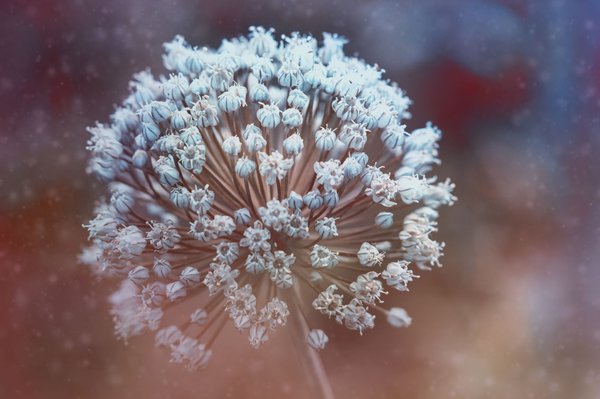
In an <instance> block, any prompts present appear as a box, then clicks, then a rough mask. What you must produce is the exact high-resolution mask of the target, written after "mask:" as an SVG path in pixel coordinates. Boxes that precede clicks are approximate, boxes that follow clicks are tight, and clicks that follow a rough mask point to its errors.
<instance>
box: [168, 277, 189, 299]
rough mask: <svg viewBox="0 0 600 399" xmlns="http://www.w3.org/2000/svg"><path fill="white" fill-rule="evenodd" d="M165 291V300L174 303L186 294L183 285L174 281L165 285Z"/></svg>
mask: <svg viewBox="0 0 600 399" xmlns="http://www.w3.org/2000/svg"><path fill="white" fill-rule="evenodd" d="M165 291H166V294H167V299H168V300H169V301H171V302H175V301H177V300H178V299H181V298H183V297H184V296H186V294H187V292H186V291H185V285H183V283H182V282H181V281H174V282H172V283H169V284H167V286H166V288H165Z"/></svg>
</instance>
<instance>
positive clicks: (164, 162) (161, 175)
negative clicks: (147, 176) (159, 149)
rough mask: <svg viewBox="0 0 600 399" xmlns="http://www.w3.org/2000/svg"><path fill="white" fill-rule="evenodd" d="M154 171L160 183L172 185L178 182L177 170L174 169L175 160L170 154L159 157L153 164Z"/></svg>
mask: <svg viewBox="0 0 600 399" xmlns="http://www.w3.org/2000/svg"><path fill="white" fill-rule="evenodd" d="M154 171H155V172H156V174H157V175H158V180H160V182H161V183H162V184H165V185H168V186H174V185H175V184H177V183H178V182H179V172H178V171H177V169H175V162H174V161H173V158H172V157H171V156H170V155H169V156H168V157H164V156H161V157H159V158H158V160H157V161H156V164H155V165H154Z"/></svg>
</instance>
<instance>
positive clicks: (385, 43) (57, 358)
mask: <svg viewBox="0 0 600 399" xmlns="http://www.w3.org/2000/svg"><path fill="white" fill-rule="evenodd" d="M256 24H262V25H265V26H273V27H274V28H276V30H277V32H278V33H290V32H292V31H295V30H299V31H302V32H311V33H313V34H319V33H320V32H322V31H329V32H338V33H341V34H343V35H345V36H346V37H348V38H349V39H350V43H349V45H348V48H347V49H348V51H349V52H357V53H359V54H360V56H362V57H364V58H365V59H366V60H367V61H368V62H371V63H375V62H376V63H378V64H379V65H380V66H381V67H383V68H384V69H385V70H386V71H387V75H388V76H389V77H390V78H391V79H393V80H395V81H397V82H399V83H400V85H401V87H403V88H404V89H405V90H406V91H407V92H408V94H409V96H410V97H411V98H412V99H413V100H414V106H413V108H412V111H413V115H414V117H413V121H412V122H411V123H410V126H409V127H412V128H414V127H418V126H421V125H423V124H424V123H425V122H426V121H428V120H432V121H434V123H436V124H437V125H438V126H440V128H441V129H442V130H443V131H444V132H445V136H444V139H443V142H442V151H441V153H442V159H443V162H444V164H443V166H442V168H440V169H439V170H438V171H437V173H438V175H439V176H440V177H446V176H451V177H452V178H453V179H454V180H455V181H456V183H457V187H458V188H457V195H458V196H459V202H458V203H457V204H456V205H455V206H454V207H452V208H449V209H444V210H443V217H442V220H441V221H440V227H441V229H440V233H439V235H438V238H439V239H440V240H443V241H446V243H447V247H446V248H447V250H446V256H445V258H444V264H445V266H444V267H443V268H442V269H439V270H435V271H434V272H432V273H427V274H425V276H424V278H421V279H419V280H418V281H417V282H416V283H414V284H413V285H412V288H411V293H410V294H408V295H401V296H396V299H395V300H393V301H392V300H391V299H389V301H390V302H392V303H394V304H396V305H399V306H402V307H404V308H406V309H407V310H408V311H409V313H410V314H411V315H412V317H413V325H412V327H411V328H409V329H404V330H395V329H392V328H391V327H388V326H386V325H385V323H379V324H380V325H379V326H378V328H376V329H375V330H373V331H370V332H368V334H365V336H364V337H362V338H361V337H359V336H358V335H356V334H350V333H347V332H345V331H341V330H339V331H338V330H335V329H334V330H332V331H328V333H331V335H334V336H335V339H334V340H333V341H332V342H331V344H330V346H329V348H328V349H327V350H326V351H324V352H323V361H324V364H325V366H326V368H327V370H328V374H329V377H330V379H331V383H332V386H333V388H334V390H335V393H336V396H337V397H338V398H366V397H368V398H405V397H406V398H454V397H455V398H586V399H587V398H590V399H591V398H599V397H600V264H599V260H598V259H599V255H600V209H599V206H600V171H599V169H598V167H599V166H600V156H599V151H600V125H599V110H600V3H599V2H598V1H593V0H529V1H525V0H522V1H518V0H498V1H492V0H478V1H475V0H414V1H413V0H403V1H385V0H382V1H375V0H371V1H369V0H347V1H331V0H328V1H321V0H306V1H301V0H297V1H293V2H287V1H281V0H272V1H260V0H253V1H246V0H220V1H214V2H212V1H211V2H209V1H183V0H170V1H164V2H151V1H144V0H129V1H122V0H102V1H100V0H98V1H91V0H62V1H54V0H29V1H16V2H11V1H8V2H7V1H6V0H2V1H1V2H0V54H1V56H0V121H1V123H0V267H1V271H0V397H3V398H27V399H29V398H32V399H33V398H36V399H37V398H61V399H64V398H86V399H96V398H111V399H121V398H204V397H207V398H220V397H230V398H267V399H269V398H313V397H315V394H314V392H313V391H311V389H310V385H311V380H310V376H309V375H308V374H307V373H306V367H305V366H304V365H303V363H302V362H301V361H300V360H299V358H298V357H297V356H296V354H295V352H294V351H293V349H292V347H293V343H294V342H293V340H294V337H293V336H289V335H287V334H286V333H285V332H281V333H280V334H278V335H277V336H276V338H275V340H274V341H273V342H272V343H271V344H270V345H267V346H266V347H265V348H264V349H261V350H260V351H254V350H253V349H251V348H250V347H249V346H248V345H247V343H246V342H245V338H243V337H240V336H238V335H237V333H235V332H234V331H233V329H232V328H231V327H226V328H225V330H224V331H223V336H222V338H221V339H220V340H219V341H218V342H217V347H216V353H217V354H216V356H215V358H214V359H213V361H212V363H211V365H210V367H209V368H208V369H207V370H205V371H203V372H200V373H197V374H189V373H187V372H185V371H184V370H182V369H180V368H179V367H177V366H173V365H170V364H169V363H168V354H167V353H164V352H162V351H157V350H155V349H154V348H153V345H152V340H151V338H149V337H142V338H138V339H135V340H133V341H131V342H129V343H128V345H124V344H123V343H122V342H118V341H117V340H116V338H114V336H113V333H112V322H111V320H110V316H109V314H108V309H107V297H108V295H109V293H110V290H111V288H112V287H113V285H112V284H110V283H107V282H103V281H98V280H96V278H95V277H93V275H92V274H91V273H90V271H89V270H87V269H86V268H85V267H83V266H80V265H78V263H77V254H78V252H79V250H80V248H81V247H82V245H84V242H85V239H86V234H85V232H84V231H83V230H82V229H81V224H82V223H83V222H84V221H86V220H88V218H89V217H90V215H91V209H92V206H93V201H94V198H96V197H97V196H98V195H99V192H100V186H99V185H98V184H96V182H95V181H94V180H93V179H92V178H90V177H88V176H87V175H86V174H85V172H84V169H85V157H86V154H85V151H84V145H85V140H86V138H87V133H86V132H85V127H86V126H87V125H90V124H93V123H94V122H95V121H96V120H101V121H102V120H106V119H107V117H108V115H109V113H110V112H111V111H112V109H113V107H114V104H116V103H118V102H119V101H120V100H121V99H122V98H123V96H124V95H125V93H126V89H127V82H128V80H129V78H130V76H131V75H132V74H133V73H134V72H137V71H139V70H141V69H144V68H145V67H147V66H150V67H151V68H152V69H153V70H155V71H159V70H161V65H160V64H161V53H162V46H161V45H162V43H163V42H165V41H167V40H170V39H171V38H172V37H173V36H174V35H175V34H177V33H181V34H183V35H184V36H186V38H187V39H188V40H189V41H190V42H192V43H196V44H206V45H211V46H217V45H218V44H219V42H220V39H221V38H223V37H230V36H234V35H238V34H241V33H245V32H246V31H247V28H248V26H250V25H256Z"/></svg>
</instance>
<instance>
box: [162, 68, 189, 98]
mask: <svg viewBox="0 0 600 399" xmlns="http://www.w3.org/2000/svg"><path fill="white" fill-rule="evenodd" d="M189 88H190V86H189V82H188V80H187V78H186V77H185V76H183V75H182V74H179V75H171V76H170V77H169V79H168V80H167V81H166V82H165V83H163V92H164V94H165V97H166V98H168V99H169V100H172V101H181V100H183V99H184V98H185V96H186V94H187V93H188V91H189Z"/></svg>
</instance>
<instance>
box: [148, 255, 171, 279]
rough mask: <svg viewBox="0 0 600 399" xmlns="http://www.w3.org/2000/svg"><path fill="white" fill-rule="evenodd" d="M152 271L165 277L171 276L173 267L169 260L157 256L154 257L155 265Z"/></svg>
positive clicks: (159, 276) (160, 276) (157, 275)
mask: <svg viewBox="0 0 600 399" xmlns="http://www.w3.org/2000/svg"><path fill="white" fill-rule="evenodd" d="M152 272H154V274H155V275H156V277H158V278H163V279H164V278H169V277H170V276H171V273H172V272H173V268H172V267H171V264H170V263H169V262H168V261H167V260H165V259H162V258H156V259H154V266H153V267H152Z"/></svg>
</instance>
